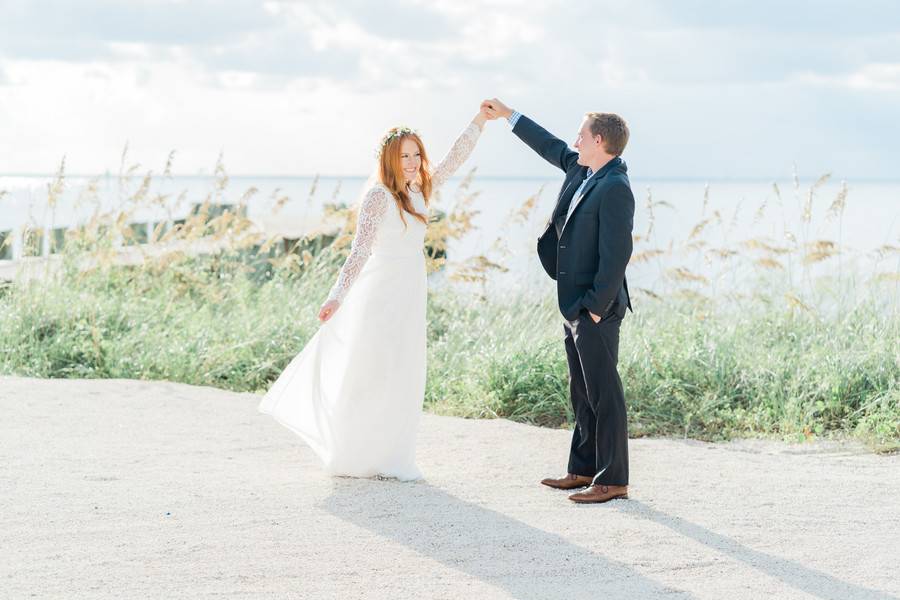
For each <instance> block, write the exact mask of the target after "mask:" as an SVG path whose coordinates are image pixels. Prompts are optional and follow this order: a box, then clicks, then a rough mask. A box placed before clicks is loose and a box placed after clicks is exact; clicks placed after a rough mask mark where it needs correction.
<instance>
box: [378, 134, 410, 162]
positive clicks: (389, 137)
mask: <svg viewBox="0 0 900 600" xmlns="http://www.w3.org/2000/svg"><path fill="white" fill-rule="evenodd" d="M403 135H419V132H418V131H416V130H415V129H413V128H411V127H391V128H390V129H389V130H388V132H387V133H386V134H385V136H384V137H383V138H381V143H380V144H379V145H378V149H377V150H375V157H376V158H380V157H381V153H382V151H384V147H385V146H387V144H388V142H390V141H391V140H392V139H394V138H396V137H400V136H403Z"/></svg>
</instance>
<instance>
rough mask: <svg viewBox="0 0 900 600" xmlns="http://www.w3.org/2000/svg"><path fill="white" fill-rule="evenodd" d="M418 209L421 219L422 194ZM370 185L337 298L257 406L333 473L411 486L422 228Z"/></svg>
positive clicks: (473, 130)
mask: <svg viewBox="0 0 900 600" xmlns="http://www.w3.org/2000/svg"><path fill="white" fill-rule="evenodd" d="M480 133H481V129H480V127H479V126H478V125H477V124H475V123H471V124H470V125H469V126H468V127H466V129H465V130H463V132H462V133H461V134H460V136H459V137H458V138H457V139H456V142H455V143H454V144H453V147H452V148H451V149H450V151H449V152H448V153H447V155H446V156H445V157H444V159H443V160H441V161H440V163H438V164H437V166H436V167H435V168H434V171H433V175H432V177H433V188H432V189H437V188H438V187H440V185H441V184H443V183H444V182H445V181H446V180H447V178H449V177H450V176H451V175H453V173H454V172H455V171H456V170H457V169H458V168H459V166H460V165H462V163H463V162H465V160H466V159H467V158H468V157H469V154H470V153H471V152H472V149H473V148H474V147H475V143H476V142H477V140H478V137H479V135H480ZM410 199H411V201H412V203H413V205H414V206H415V209H416V211H417V212H420V213H423V214H428V213H427V208H426V206H425V199H424V197H423V196H422V194H421V193H419V192H413V193H411V194H410ZM399 210H400V209H399V207H398V205H397V203H396V202H395V200H394V198H393V195H392V194H391V192H390V191H388V189H387V188H386V187H385V186H383V185H381V184H380V183H376V184H375V185H374V186H372V187H371V188H370V189H369V190H368V191H367V192H366V194H365V196H364V198H363V200H362V202H361V204H360V208H359V216H358V219H357V228H356V234H355V236H354V238H353V243H352V245H351V249H350V255H349V256H348V257H347V260H346V261H345V262H344V265H343V267H342V268H341V272H340V275H339V276H338V280H337V282H336V283H335V285H334V287H333V288H332V289H331V293H330V294H329V298H333V299H337V300H338V301H340V307H339V308H338V309H337V311H336V312H335V313H334V314H333V315H332V317H331V318H330V319H329V320H328V321H326V322H325V323H323V324H322V326H321V327H319V329H318V331H317V332H316V333H315V335H313V337H312V338H311V339H310V340H309V342H308V343H307V344H306V346H305V347H304V348H303V350H302V351H301V352H300V353H299V354H298V355H297V356H295V357H294V358H293V360H291V362H290V363H289V364H288V365H287V367H285V369H284V371H283V372H282V373H281V375H279V376H278V379H277V380H276V381H275V383H273V384H272V386H271V387H270V388H269V390H268V392H267V393H266V394H265V396H264V397H263V399H262V401H261V402H260V404H259V411H260V412H263V413H266V414H269V415H271V416H272V417H274V418H275V419H276V420H277V421H278V422H280V423H281V424H282V425H284V426H285V427H287V428H289V429H290V430H292V431H293V432H295V433H296V434H297V435H299V436H300V437H301V438H302V439H303V440H304V441H305V442H306V443H307V444H308V445H309V447H310V448H312V450H313V451H314V452H315V453H316V454H317V455H318V456H319V458H320V459H321V460H322V463H323V464H324V467H325V471H326V472H327V473H329V474H331V475H345V476H353V477H372V476H375V475H380V476H385V477H396V478H397V479H401V480H413V479H419V478H420V477H421V472H420V471H419V469H418V468H417V467H416V463H415V443H416V432H417V430H418V424H419V419H420V416H421V413H422V402H423V399H424V395H425V352H426V345H425V300H426V271H425V254H424V239H425V227H426V226H425V225H424V224H423V223H422V222H420V221H419V220H418V219H416V218H415V217H413V216H412V215H410V214H405V215H404V218H405V219H406V227H404V225H403V222H402V221H401V220H400V213H399Z"/></svg>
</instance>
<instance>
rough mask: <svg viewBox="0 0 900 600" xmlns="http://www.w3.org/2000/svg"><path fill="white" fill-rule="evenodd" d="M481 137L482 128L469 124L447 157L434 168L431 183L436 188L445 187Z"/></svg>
mask: <svg viewBox="0 0 900 600" xmlns="http://www.w3.org/2000/svg"><path fill="white" fill-rule="evenodd" d="M479 135H481V127H479V126H478V125H477V124H475V123H469V126H468V127H466V128H465V129H463V132H462V133H461V134H459V137H458V138H456V141H455V142H453V147H452V148H450V151H449V152H447V156H445V157H444V158H443V159H441V162H439V163H438V164H437V166H436V167H435V168H434V173H432V175H431V181H432V185H433V186H434V187H435V188H438V187H440V186H441V185H443V183H444V182H445V181H447V179H449V178H450V177H451V176H452V175H453V174H454V173H455V172H456V170H457V169H458V168H459V167H460V166H462V164H463V163H464V162H466V159H467V158H469V155H470V154H472V150H473V149H474V148H475V144H476V143H477V142H478V136H479Z"/></svg>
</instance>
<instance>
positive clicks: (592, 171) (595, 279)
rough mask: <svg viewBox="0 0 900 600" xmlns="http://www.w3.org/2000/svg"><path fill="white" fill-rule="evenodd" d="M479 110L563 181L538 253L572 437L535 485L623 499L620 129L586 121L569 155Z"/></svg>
mask: <svg viewBox="0 0 900 600" xmlns="http://www.w3.org/2000/svg"><path fill="white" fill-rule="evenodd" d="M481 106H482V109H484V110H485V111H486V112H487V114H488V116H489V118H493V119H497V118H499V117H505V118H506V119H507V120H508V121H509V123H510V125H511V126H512V130H513V133H515V134H516V135H517V136H519V138H520V139H521V140H522V141H523V142H525V143H526V144H528V145H529V146H530V147H531V149H532V150H534V151H535V152H537V153H538V154H540V155H541V156H542V157H543V158H544V160H546V161H547V162H549V163H550V164H552V165H554V166H556V167H559V168H560V169H562V171H563V172H564V173H565V174H566V175H565V179H564V180H563V185H562V189H561V191H560V193H559V197H558V198H557V200H556V207H555V208H554V209H553V214H552V215H551V217H550V220H549V221H548V223H547V227H546V229H545V230H544V232H543V233H542V234H541V236H540V237H539V238H538V242H537V251H538V257H539V258H540V260H541V265H543V267H544V270H545V271H547V274H548V275H550V277H551V278H553V279H555V280H556V291H557V295H558V298H559V310H560V312H562V315H563V317H564V318H565V321H564V323H563V329H564V332H565V343H566V355H567V357H568V361H569V392H570V394H571V397H572V408H573V410H574V412H575V431H574V432H573V434H572V447H571V449H570V451H569V466H568V473H567V474H566V476H565V477H561V478H559V479H551V478H547V479H544V480H543V481H541V483H543V484H544V485H547V486H550V487H553V488H558V489H564V490H573V489H576V488H582V487H586V486H590V487H588V488H587V490H585V491H582V492H578V493H574V494H572V495H570V496H569V499H570V500H573V501H574V502H580V503H588V502H606V501H608V500H612V499H613V498H627V497H628V426H627V418H626V412H625V394H624V392H623V390H622V381H621V380H620V379H619V373H618V371H617V370H616V363H617V362H618V357H619V327H620V325H621V324H622V319H623V318H624V317H625V310H626V307H627V308H628V309H631V299H630V297H629V295H628V283H627V282H626V280H625V266H626V265H627V264H628V260H629V259H630V258H631V250H632V238H631V231H632V227H633V218H634V196H633V195H632V193H631V186H630V184H629V182H628V175H627V174H626V171H627V168H626V167H625V163H624V162H623V161H622V158H621V154H622V152H623V151H624V150H625V145H626V144H627V143H628V127H627V126H626V124H625V121H624V120H623V119H622V117H620V116H618V115H615V114H611V113H596V112H591V113H588V114H587V115H585V117H584V120H583V121H582V123H581V127H580V129H579V131H578V137H577V139H576V140H575V149H576V150H577V152H575V151H573V150H571V149H570V148H569V147H568V146H567V145H566V143H565V142H563V141H562V140H560V139H559V138H557V137H555V136H553V135H552V134H551V133H549V132H548V131H547V130H545V129H544V128H542V127H541V126H540V125H538V124H537V123H535V122H534V121H532V120H531V119H529V118H528V117H526V116H524V115H522V114H520V113H518V112H516V111H514V110H511V109H510V108H509V107H508V106H506V105H505V104H504V103H503V102H501V101H500V100H498V99H496V98H494V99H492V100H485V101H484V102H482V105H481ZM632 312H633V311H632Z"/></svg>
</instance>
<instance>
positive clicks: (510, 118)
mask: <svg viewBox="0 0 900 600" xmlns="http://www.w3.org/2000/svg"><path fill="white" fill-rule="evenodd" d="M521 116H522V113H520V112H519V111H517V110H514V111H513V112H512V114H511V115H509V116H508V117H506V120H507V121H509V126H510V127H515V126H516V123H517V122H518V121H519V117H521Z"/></svg>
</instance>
